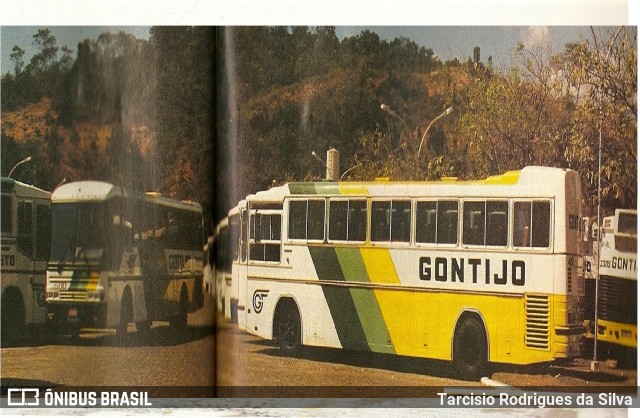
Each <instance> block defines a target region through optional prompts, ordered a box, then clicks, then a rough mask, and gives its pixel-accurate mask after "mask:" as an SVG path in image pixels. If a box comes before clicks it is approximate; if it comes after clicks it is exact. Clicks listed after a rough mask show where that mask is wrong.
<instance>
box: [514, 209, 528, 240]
mask: <svg viewBox="0 0 640 418" xmlns="http://www.w3.org/2000/svg"><path fill="white" fill-rule="evenodd" d="M530 238H531V203H530V202H515V203H514V204H513V246H514V247H530V246H531V245H530V242H531V240H530Z"/></svg>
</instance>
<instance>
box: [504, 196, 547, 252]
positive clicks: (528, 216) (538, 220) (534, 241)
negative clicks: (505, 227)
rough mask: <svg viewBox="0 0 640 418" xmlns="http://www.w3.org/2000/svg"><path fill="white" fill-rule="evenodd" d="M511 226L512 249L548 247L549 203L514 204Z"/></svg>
mask: <svg viewBox="0 0 640 418" xmlns="http://www.w3.org/2000/svg"><path fill="white" fill-rule="evenodd" d="M513 225H514V229H513V246H514V247H528V248H547V247H549V234H550V231H549V230H550V228H549V227H550V225H551V202H549V201H533V202H515V203H514V205H513Z"/></svg>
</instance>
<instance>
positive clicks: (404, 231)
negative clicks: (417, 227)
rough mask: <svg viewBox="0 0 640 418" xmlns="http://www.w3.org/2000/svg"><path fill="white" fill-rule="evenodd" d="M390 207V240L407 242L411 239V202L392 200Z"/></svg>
mask: <svg viewBox="0 0 640 418" xmlns="http://www.w3.org/2000/svg"><path fill="white" fill-rule="evenodd" d="M391 208H392V211H391V241H393V242H409V241H410V240H411V202H410V201H408V200H400V201H398V200H393V201H392V202H391Z"/></svg>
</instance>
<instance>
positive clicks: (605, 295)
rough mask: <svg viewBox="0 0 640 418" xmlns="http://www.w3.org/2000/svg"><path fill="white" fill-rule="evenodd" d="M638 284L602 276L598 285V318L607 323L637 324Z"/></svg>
mask: <svg viewBox="0 0 640 418" xmlns="http://www.w3.org/2000/svg"><path fill="white" fill-rule="evenodd" d="M637 295H638V282H637V281H636V280H628V279H620V278H616V277H610V276H600V283H599V284H598V318H599V319H602V320H605V321H615V322H622V323H625V324H635V323H637V317H638V308H637V307H638V299H637Z"/></svg>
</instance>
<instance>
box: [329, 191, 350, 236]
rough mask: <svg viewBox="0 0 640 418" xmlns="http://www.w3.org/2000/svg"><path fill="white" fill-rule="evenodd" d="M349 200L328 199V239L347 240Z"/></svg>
mask: <svg viewBox="0 0 640 418" xmlns="http://www.w3.org/2000/svg"><path fill="white" fill-rule="evenodd" d="M348 208H349V202H348V201H346V200H331V201H329V239H330V240H333V241H346V240H347V214H348Z"/></svg>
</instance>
